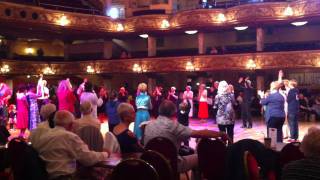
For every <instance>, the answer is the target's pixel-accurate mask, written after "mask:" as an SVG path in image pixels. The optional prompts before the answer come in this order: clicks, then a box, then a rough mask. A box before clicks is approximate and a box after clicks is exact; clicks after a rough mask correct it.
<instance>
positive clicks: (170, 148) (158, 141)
mask: <svg viewBox="0 0 320 180" xmlns="http://www.w3.org/2000/svg"><path fill="white" fill-rule="evenodd" d="M145 149H146V150H153V151H156V152H159V153H160V154H162V155H163V156H164V157H165V158H167V159H168V160H169V163H170V165H171V168H172V171H173V174H174V179H179V176H180V175H179V173H178V152H177V148H176V146H175V145H174V144H173V142H171V141H170V140H169V139H167V138H164V137H155V138H153V139H151V140H150V141H149V142H148V143H147V144H146V145H145Z"/></svg>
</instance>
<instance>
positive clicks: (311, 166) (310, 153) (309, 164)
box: [282, 127, 320, 180]
mask: <svg viewBox="0 0 320 180" xmlns="http://www.w3.org/2000/svg"><path fill="white" fill-rule="evenodd" d="M300 150H301V151H302V152H303V154H304V156H305V158H304V159H301V160H297V161H293V162H290V163H289V164H287V166H285V167H284V169H283V172H282V179H283V180H291V179H295V180H299V179H301V180H302V179H310V180H311V179H319V178H320V129H318V128H315V127H312V128H309V130H308V133H307V134H306V135H305V136H304V138H303V140H302V142H301V146H300Z"/></svg>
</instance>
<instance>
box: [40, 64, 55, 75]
mask: <svg viewBox="0 0 320 180" xmlns="http://www.w3.org/2000/svg"><path fill="white" fill-rule="evenodd" d="M42 72H43V74H47V75H50V74H55V72H54V71H53V70H52V68H51V67H49V66H48V67H45V68H44V69H43V70H42Z"/></svg>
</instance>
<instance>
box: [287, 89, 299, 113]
mask: <svg viewBox="0 0 320 180" xmlns="http://www.w3.org/2000/svg"><path fill="white" fill-rule="evenodd" d="M298 94H299V90H298V89H297V88H293V89H290V90H289V93H288V97H287V101H288V114H298V112H299V107H300V103H299V99H298Z"/></svg>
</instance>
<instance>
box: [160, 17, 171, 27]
mask: <svg viewBox="0 0 320 180" xmlns="http://www.w3.org/2000/svg"><path fill="white" fill-rule="evenodd" d="M169 27H170V23H169V21H168V20H166V19H164V20H162V21H161V28H162V29H166V28H169Z"/></svg>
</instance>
